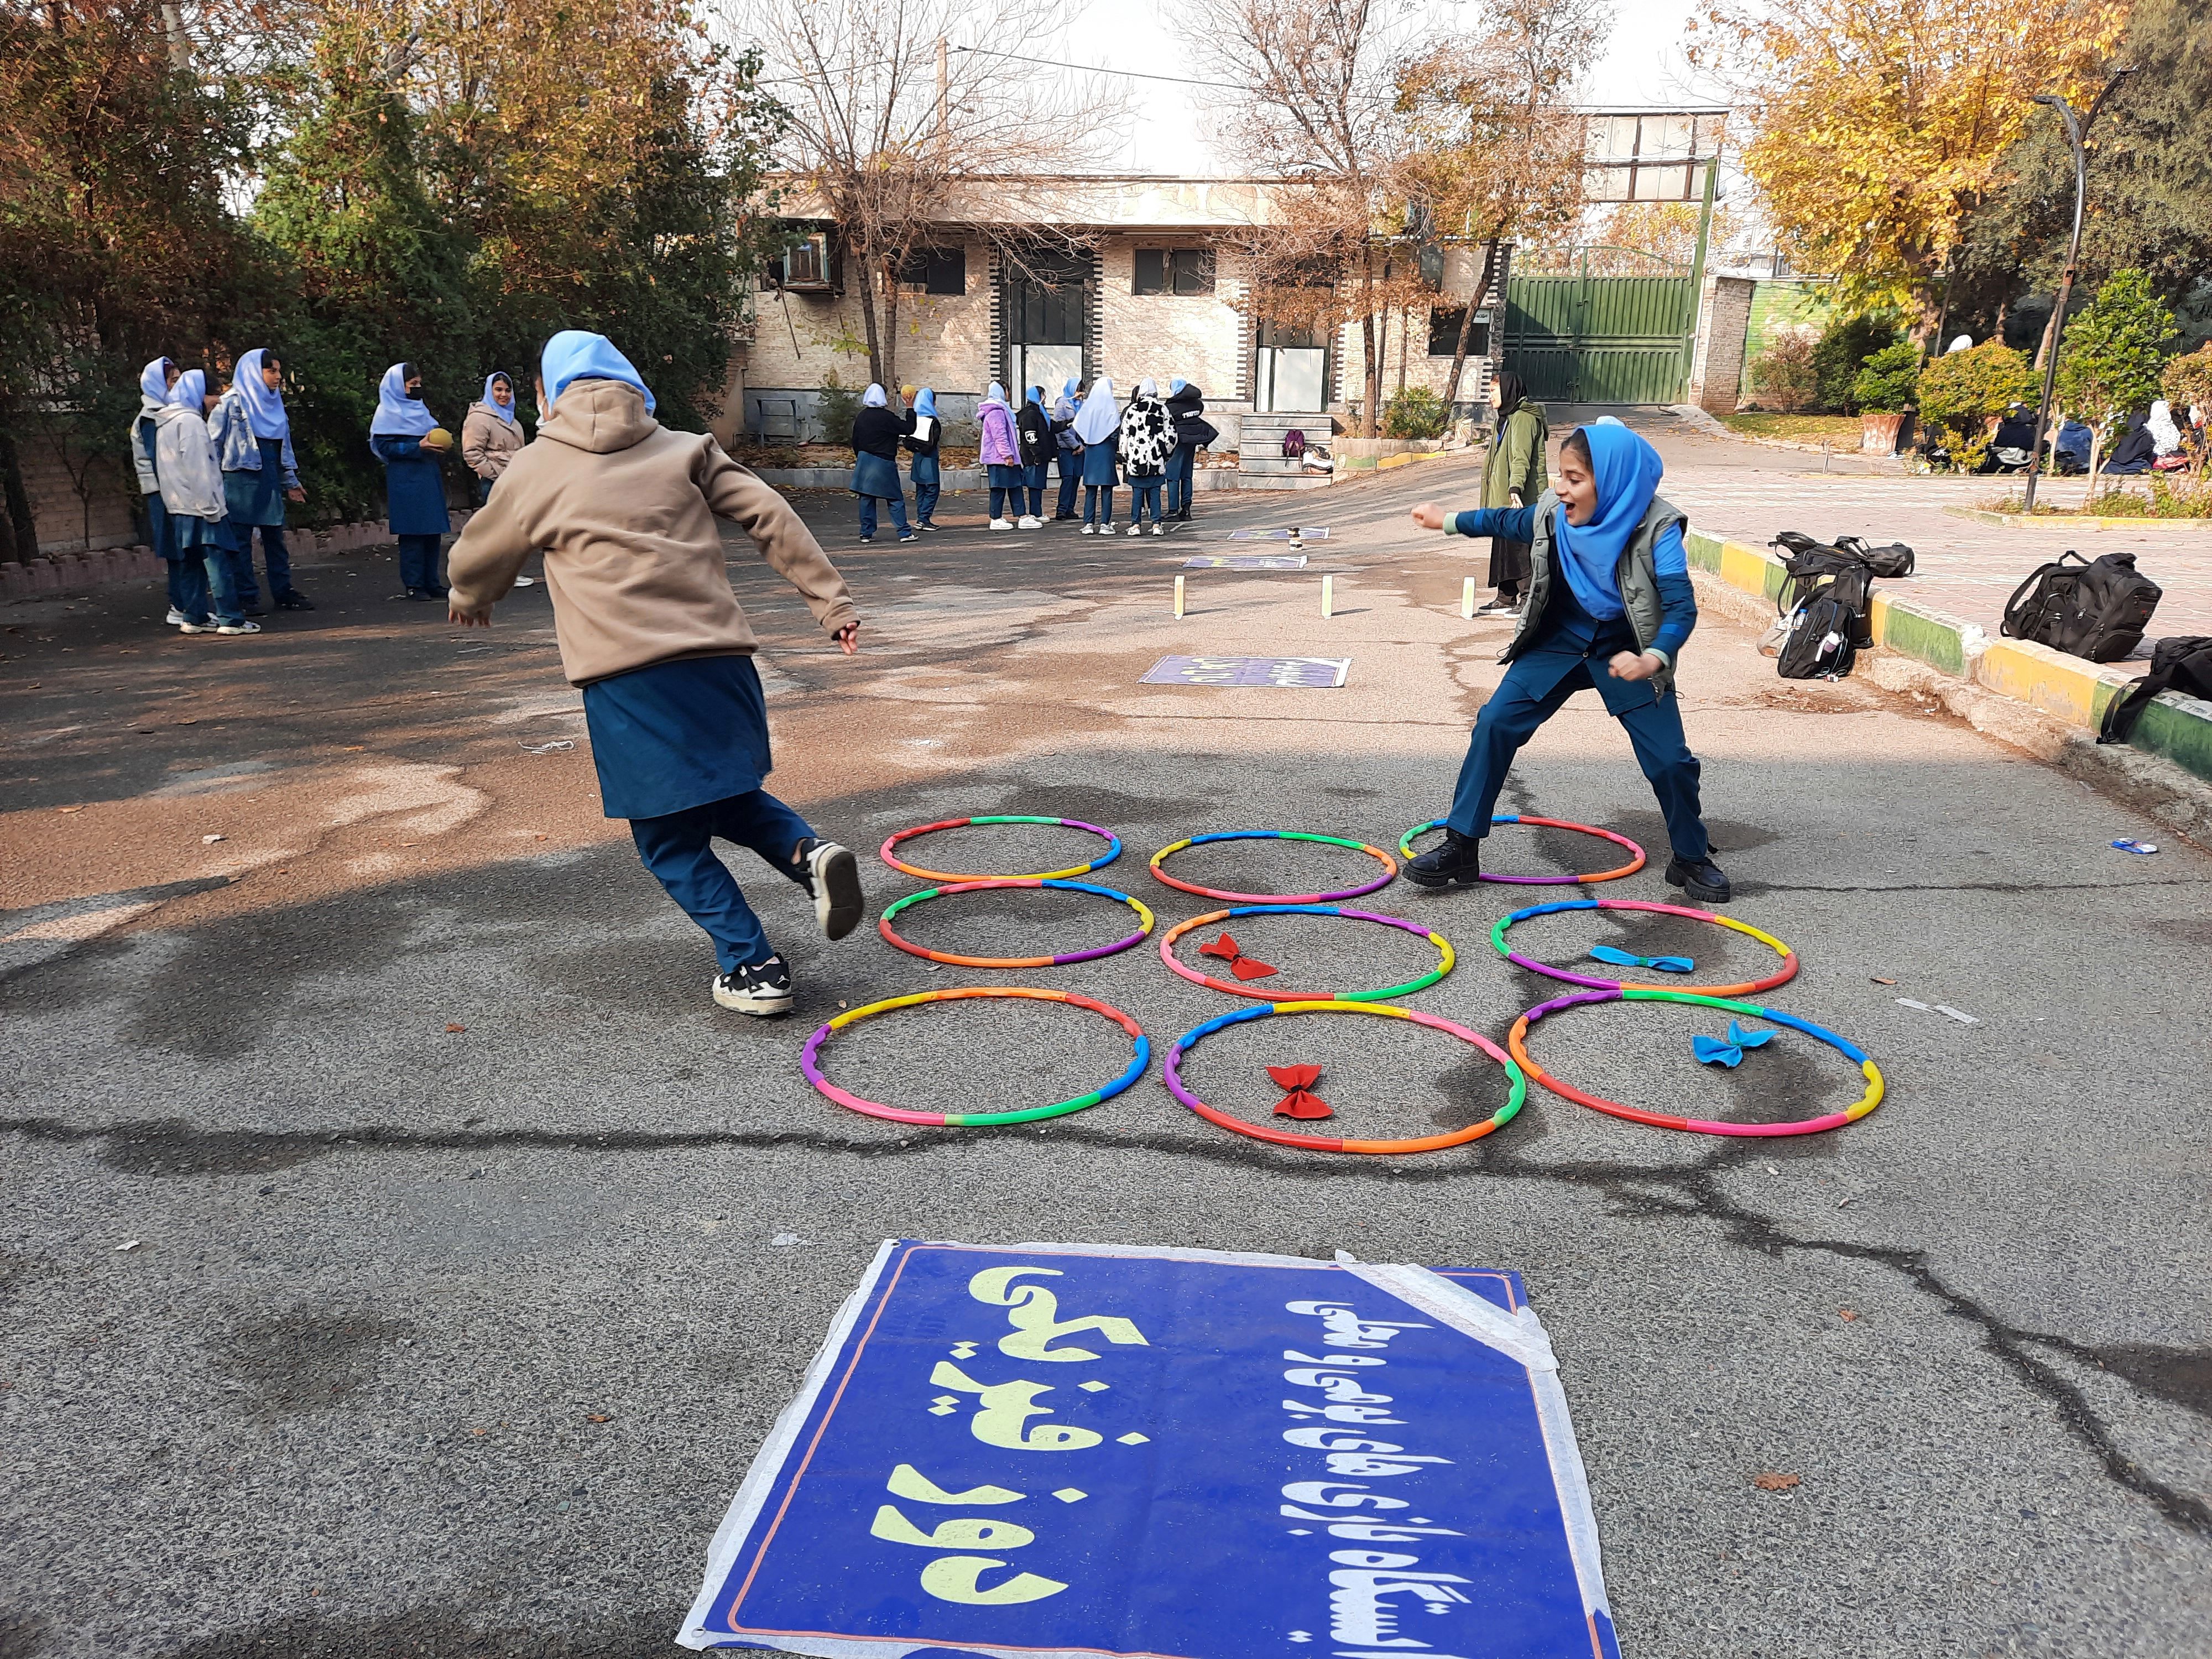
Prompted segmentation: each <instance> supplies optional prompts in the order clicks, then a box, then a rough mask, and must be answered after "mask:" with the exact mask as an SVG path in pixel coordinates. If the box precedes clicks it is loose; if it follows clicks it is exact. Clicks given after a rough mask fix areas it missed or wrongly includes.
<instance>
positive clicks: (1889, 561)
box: [1836, 536, 1912, 580]
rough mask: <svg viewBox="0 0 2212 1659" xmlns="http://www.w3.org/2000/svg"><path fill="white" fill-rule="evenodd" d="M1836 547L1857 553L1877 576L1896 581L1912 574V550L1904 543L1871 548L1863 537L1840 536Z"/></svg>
mask: <svg viewBox="0 0 2212 1659" xmlns="http://www.w3.org/2000/svg"><path fill="white" fill-rule="evenodd" d="M1836 545H1837V547H1838V548H1839V549H1841V550H1843V551H1844V552H1846V553H1856V554H1857V555H1858V556H1859V557H1861V558H1862V559H1864V560H1865V561H1866V562H1867V568H1868V569H1869V570H1871V571H1873V572H1874V574H1875V575H1877V576H1886V577H1888V578H1890V579H1891V580H1895V579H1896V578H1897V577H1899V576H1910V575H1911V574H1912V550H1911V548H1909V547H1907V546H1906V545H1905V544H1904V543H1903V542H1892V543H1890V544H1889V545H1888V546H1887V547H1869V546H1868V545H1867V544H1866V538H1865V537H1863V536H1838V537H1837V538H1836Z"/></svg>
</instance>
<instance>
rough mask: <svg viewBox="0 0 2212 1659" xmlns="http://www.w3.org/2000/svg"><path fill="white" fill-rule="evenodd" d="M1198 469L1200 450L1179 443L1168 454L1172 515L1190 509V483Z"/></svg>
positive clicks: (1169, 498)
mask: <svg viewBox="0 0 2212 1659" xmlns="http://www.w3.org/2000/svg"><path fill="white" fill-rule="evenodd" d="M1197 470H1198V452H1197V451H1196V450H1195V449H1194V448H1192V447H1190V446H1189V445H1188V444H1177V445H1176V447H1175V449H1174V451H1173V453H1170V455H1169V456H1168V513H1169V515H1170V517H1172V516H1173V515H1174V514H1176V513H1188V512H1189V511H1190V485H1191V478H1192V477H1193V475H1194V473H1195V472H1196V471H1197Z"/></svg>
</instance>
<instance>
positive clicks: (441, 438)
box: [422, 426, 453, 450]
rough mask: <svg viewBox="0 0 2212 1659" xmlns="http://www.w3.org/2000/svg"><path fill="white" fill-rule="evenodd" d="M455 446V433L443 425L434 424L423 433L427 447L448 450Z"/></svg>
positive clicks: (425, 446) (424, 443)
mask: <svg viewBox="0 0 2212 1659" xmlns="http://www.w3.org/2000/svg"><path fill="white" fill-rule="evenodd" d="M422 447H423V448H425V449H436V450H448V449H451V448H452V447H453V434H452V433H450V432H448V431H447V430H446V428H443V427H442V426H434V427H432V428H430V429H429V430H428V432H426V433H424V434H423V435H422Z"/></svg>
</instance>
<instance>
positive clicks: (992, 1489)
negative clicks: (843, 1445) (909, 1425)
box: [884, 1441, 1395, 1504]
mask: <svg viewBox="0 0 2212 1659" xmlns="http://www.w3.org/2000/svg"><path fill="white" fill-rule="evenodd" d="M1359 1444H1362V1445H1364V1444H1365V1442H1364V1441H1362V1442H1359ZM1392 1449H1393V1450H1395V1447H1394V1448H1392ZM884 1487H885V1489H886V1490H888V1491H889V1492H890V1495H891V1496H892V1497H894V1498H912V1499H914V1501H915V1503H917V1504H1018V1503H1019V1502H1021V1500H1022V1498H1024V1496H1025V1494H1024V1493H1022V1492H1009V1491H1007V1490H1006V1488H1005V1487H1004V1486H970V1487H969V1488H968V1490H967V1491H966V1492H947V1491H945V1488H944V1487H942V1486H939V1485H938V1484H937V1483H936V1482H935V1481H934V1480H931V1479H930V1478H929V1477H928V1476H927V1475H926V1474H922V1472H921V1470H919V1469H917V1468H915V1466H914V1465H913V1464H911V1463H902V1464H900V1465H899V1466H898V1467H897V1468H895V1469H893V1470H892V1471H891V1478H890V1480H886V1481H885V1482H884Z"/></svg>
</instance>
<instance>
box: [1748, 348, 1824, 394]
mask: <svg viewBox="0 0 2212 1659" xmlns="http://www.w3.org/2000/svg"><path fill="white" fill-rule="evenodd" d="M1814 349H1815V343H1814V334H1813V331H1812V330H1810V329H1809V328H1787V329H1784V330H1783V331H1781V332H1780V333H1779V334H1777V335H1776V336H1775V337H1773V339H1771V340H1770V341H1769V342H1767V346H1766V349H1765V350H1764V351H1762V352H1760V353H1759V356H1757V357H1755V358H1753V360H1752V364H1751V392H1752V396H1753V398H1755V399H1756V400H1757V401H1758V404H1759V408H1761V409H1771V410H1778V411H1779V412H1780V413H1782V414H1784V415H1794V414H1796V413H1797V412H1798V411H1799V410H1806V409H1810V408H1811V407H1812V406H1813V404H1814V401H1815V400H1816V399H1817V398H1819V396H1820V377H1819V374H1817V372H1816V371H1815V370H1814V366H1813V354H1814Z"/></svg>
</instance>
